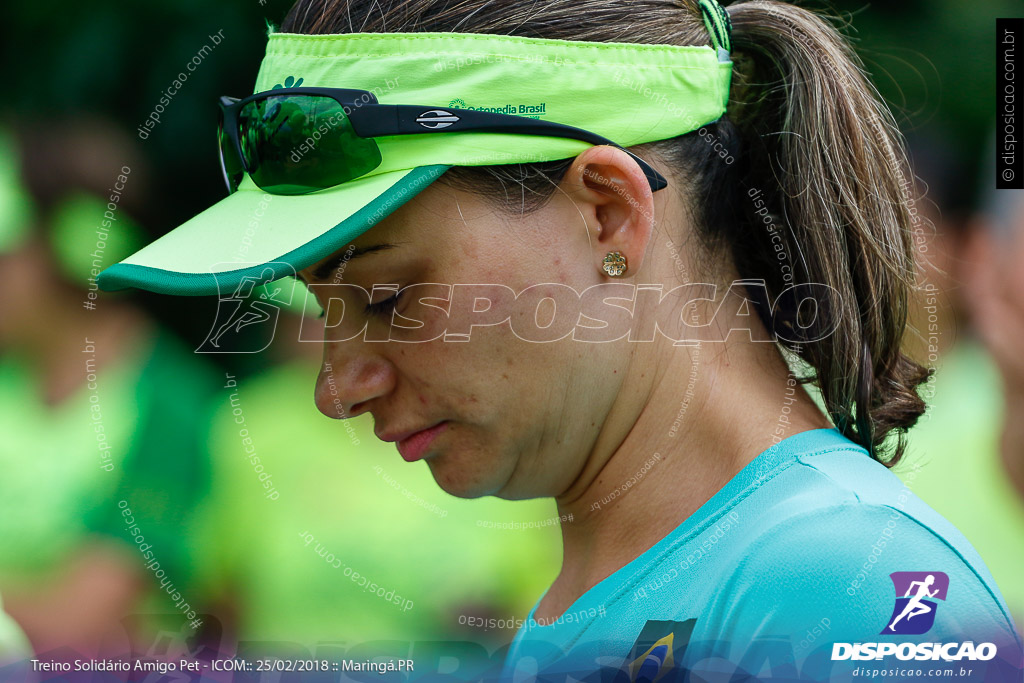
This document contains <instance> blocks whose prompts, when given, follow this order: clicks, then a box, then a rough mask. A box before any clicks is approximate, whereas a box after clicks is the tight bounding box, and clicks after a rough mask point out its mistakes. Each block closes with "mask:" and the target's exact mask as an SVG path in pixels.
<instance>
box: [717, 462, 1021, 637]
mask: <svg viewBox="0 0 1024 683" xmlns="http://www.w3.org/2000/svg"><path fill="white" fill-rule="evenodd" d="M911 474H912V473H911ZM778 477H779V478H780V479H784V480H785V490H786V492H787V495H786V496H785V497H779V498H778V499H776V500H772V501H771V502H770V503H769V504H768V505H767V506H764V507H762V508H761V510H760V511H759V514H758V515H757V517H756V519H752V520H751V522H752V525H753V526H754V528H753V529H751V533H749V534H748V535H747V539H748V543H746V544H745V547H744V548H742V549H737V551H736V552H737V555H736V557H735V558H734V563H733V565H732V566H733V567H734V570H733V571H732V572H731V575H730V577H729V580H728V581H726V582H724V584H723V590H720V591H719V592H718V594H717V595H716V598H715V602H716V604H717V605H719V606H720V609H718V613H719V617H720V619H719V621H721V622H722V623H724V621H729V620H731V622H732V623H735V624H752V623H753V624H757V627H758V628H759V629H760V631H761V632H762V634H763V635H779V636H782V635H792V634H799V633H804V632H806V631H807V630H808V629H810V628H812V627H813V626H814V625H815V624H821V623H822V620H825V623H826V624H829V625H831V626H830V628H831V629H832V630H833V634H832V635H833V636H834V637H835V639H837V640H842V639H844V638H853V639H855V638H859V639H864V637H865V636H866V635H867V634H878V633H880V632H881V630H882V628H883V627H884V626H885V624H884V623H882V622H884V621H885V620H887V619H888V617H889V616H890V613H891V612H892V610H893V605H894V600H895V597H896V596H895V590H896V587H895V584H894V579H893V578H891V575H892V574H894V573H897V572H939V573H942V574H945V575H946V576H947V577H948V579H949V595H948V599H947V601H946V604H945V605H944V606H943V610H942V611H941V614H942V615H943V617H944V618H943V620H942V621H943V622H944V623H948V624H950V625H953V624H955V625H956V628H966V627H968V626H972V625H973V626H976V627H977V628H979V629H983V630H996V631H1000V632H1003V631H1008V632H1012V630H1013V627H1012V622H1011V621H1010V618H1009V616H1008V615H1007V611H1006V608H1005V605H1004V603H1003V600H1002V598H1001V596H1000V595H999V592H998V590H997V589H996V587H995V582H994V581H993V580H992V577H991V575H990V574H989V572H988V570H987V568H986V567H985V565H984V563H983V562H982V560H981V558H980V557H978V555H977V553H976V552H975V551H974V549H973V548H972V547H971V545H970V544H969V543H968V542H967V540H966V539H965V538H964V537H963V536H962V535H961V534H960V533H959V532H958V531H957V530H956V529H955V528H954V527H953V526H952V525H951V524H950V523H949V522H947V521H946V520H945V519H943V518H942V517H941V516H940V515H939V514H938V513H936V512H935V511H934V510H932V509H931V508H930V507H928V506H927V505H926V504H925V503H924V502H923V501H921V500H920V499H919V498H918V497H917V496H916V495H915V494H914V492H913V476H908V478H907V481H906V482H904V481H900V479H899V478H898V477H896V476H895V475H893V474H892V473H891V472H890V471H889V470H888V469H887V468H886V467H885V466H884V465H881V464H880V463H878V462H875V461H873V460H871V459H870V458H868V457H867V456H866V454H865V453H864V452H863V451H862V450H860V449H847V450H841V449H840V450H832V451H829V452H816V453H809V454H805V455H801V456H799V457H798V458H797V461H796V462H795V463H794V465H792V466H791V467H789V468H787V470H786V471H784V472H782V473H781V474H779V475H778ZM765 615H769V617H770V618H766V616H765ZM723 620H724V621H723ZM937 623H938V622H937ZM767 630H775V631H777V633H775V634H771V633H764V632H765V631H767ZM843 632H845V633H843Z"/></svg>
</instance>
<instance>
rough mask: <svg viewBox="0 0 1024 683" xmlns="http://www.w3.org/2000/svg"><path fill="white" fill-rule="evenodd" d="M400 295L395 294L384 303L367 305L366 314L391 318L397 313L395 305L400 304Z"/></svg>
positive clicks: (398, 293) (399, 293)
mask: <svg viewBox="0 0 1024 683" xmlns="http://www.w3.org/2000/svg"><path fill="white" fill-rule="evenodd" d="M400 295H401V292H395V294H394V296H391V297H388V298H387V299H384V300H383V301H378V302H377V303H372V304H367V306H366V314H367V315H378V316H388V317H390V316H391V315H392V314H393V313H394V312H395V305H396V304H397V303H398V297H399V296H400Z"/></svg>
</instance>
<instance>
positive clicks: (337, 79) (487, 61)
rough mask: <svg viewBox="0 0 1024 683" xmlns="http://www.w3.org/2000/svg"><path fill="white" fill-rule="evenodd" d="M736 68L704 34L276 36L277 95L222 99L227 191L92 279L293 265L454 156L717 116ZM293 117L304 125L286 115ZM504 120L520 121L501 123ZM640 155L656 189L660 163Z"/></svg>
mask: <svg viewBox="0 0 1024 683" xmlns="http://www.w3.org/2000/svg"><path fill="white" fill-rule="evenodd" d="M731 67H732V63H731V61H729V57H728V53H727V52H726V51H725V50H722V49H716V48H713V47H708V46H672V45H633V44H622V43H590V42H575V41H561V40H543V39H532V38H519V37H514V36H492V35H480V34H458V33H413V34H405V33H383V34H346V35H315V36H309V35H296V34H286V33H276V34H273V35H271V36H270V40H269V44H268V46H267V53H266V56H265V58H264V60H263V63H262V65H261V67H260V72H259V76H258V77H257V81H256V88H255V90H254V92H255V93H266V92H268V91H269V92H271V93H274V91H280V93H279V94H275V95H274V96H273V97H269V98H267V97H263V98H262V99H258V100H257V101H255V102H252V103H250V104H246V102H247V101H248V100H250V99H252V98H243V99H242V100H234V99H232V98H222V100H221V121H220V124H221V131H220V145H221V165H222V170H223V171H224V175H225V180H226V181H227V184H228V187H229V189H230V190H234V191H233V192H232V193H231V194H230V195H229V196H228V197H226V198H225V199H223V200H222V201H220V202H219V203H217V204H215V205H214V206H212V207H210V208H209V209H207V210H206V211H204V212H202V213H201V214H199V215H198V216H196V217H194V218H193V219H191V220H190V221H188V222H186V223H185V224H183V225H181V226H180V227H178V228H177V229H175V230H172V231H171V232H169V233H168V234H166V235H164V236H163V237H161V238H160V239H158V240H156V241H155V242H153V243H152V244H150V245H149V246H147V247H145V248H143V249H142V250H140V251H138V252H136V253H135V254H133V255H132V256H130V257H129V258H127V259H125V260H124V261H122V262H121V263H118V264H116V265H113V266H111V267H110V268H107V269H106V270H105V271H103V272H102V273H101V274H100V276H99V278H98V284H99V286H100V288H101V289H104V290H107V291H111V290H118V289H124V288H127V287H138V288H142V289H147V290H151V291H154V292H161V293H166V294H183V295H206V294H218V293H221V292H226V293H230V292H232V291H234V289H235V288H236V287H238V286H239V284H240V283H243V282H254V283H257V284H258V283H262V282H268V281H271V280H274V279H278V278H281V277H285V276H288V275H292V274H294V272H295V271H298V270H302V269H303V268H307V267H308V266H310V265H312V264H314V263H316V262H318V261H320V260H322V259H324V258H326V257H328V256H330V255H331V254H334V253H335V252H337V251H339V250H340V249H342V248H344V247H345V246H346V245H347V244H348V243H350V242H351V241H352V240H354V239H355V238H357V237H359V236H360V235H361V234H363V233H364V232H366V231H367V230H369V229H370V228H371V227H373V226H374V225H375V224H377V223H378V222H380V221H381V220H382V219H384V218H385V217H386V216H388V215H389V214H390V213H391V212H393V211H394V210H395V209H397V208H398V207H400V206H401V205H402V204H404V203H405V202H406V201H408V200H410V199H411V198H412V197H414V196H415V195H416V194H417V193H418V192H420V191H421V190H422V189H423V188H425V187H426V186H427V185H429V184H430V183H432V182H433V181H435V180H437V178H439V177H440V176H441V175H442V174H443V173H444V172H445V171H446V170H447V169H448V168H450V167H452V166H484V165H494V164H515V163H533V162H542V161H555V160H559V159H569V158H572V157H574V156H576V155H577V154H579V153H580V152H582V151H583V150H585V149H587V148H588V147H590V146H591V145H593V144H604V143H603V142H602V141H601V140H602V139H604V140H606V141H607V142H608V143H610V144H615V145H617V146H620V147H623V148H625V147H630V146H634V145H639V144H643V143H646V142H653V141H655V140H664V139H668V138H673V137H676V136H679V135H683V134H684V133H688V132H691V131H693V130H696V129H698V128H700V127H701V126H703V125H705V124H708V123H711V122H714V121H716V120H718V118H719V117H721V115H722V114H723V113H724V112H725V107H726V102H727V100H728V93H729V80H730V76H731ZM299 88H307V89H324V90H325V91H326V90H327V89H339V90H342V89H343V90H349V91H352V92H360V91H361V92H364V93H366V96H365V101H363V102H362V104H368V103H370V102H372V103H373V105H374V106H376V111H380V112H385V111H394V112H395V114H394V115H395V117H396V118H395V120H394V123H393V124H392V123H389V122H385V121H383V119H381V120H379V121H376V122H374V121H372V120H371V117H369V116H367V115H366V113H367V112H368V111H370V109H371V108H370V107H369V106H368V107H366V108H364V109H363V110H360V106H361V101H360V100H359V99H356V100H354V101H353V100H351V99H349V98H348V96H346V95H344V94H342V95H340V96H337V95H336V97H337V102H336V103H335V102H331V101H330V100H327V99H321V100H313V99H306V100H301V99H300V100H296V99H294V97H296V96H301V95H302V92H301V91H299V90H297V89H299ZM289 95H291V96H292V98H291V99H289V97H288V96H289ZM325 103H326V104H325ZM379 105H409V106H408V107H404V106H399V107H380V106H379ZM407 109H408V110H407ZM406 110H407V111H406ZM414 110H415V111H414ZM420 110H422V111H420ZM311 112H316V115H317V116H318V117H319V118H318V119H316V121H317V124H316V125H309V121H310V120H312V119H311V118H310V114H311ZM346 112H347V115H345V116H342V115H340V114H344V113H346ZM339 113H340V114H339ZM487 115H499V116H497V117H495V116H487ZM302 117H306V119H305V120H306V121H307V125H306V126H305V127H304V128H299V127H298V126H293V127H292V128H288V125H289V124H290V123H291V122H294V121H295V120H297V119H301V118H302ZM511 117H520V118H519V122H520V124H521V125H511V126H509V125H507V121H512V122H513V124H514V123H515V119H512V118H511ZM360 118H362V119H363V122H362V123H360ZM499 120H503V121H505V122H502V121H499ZM238 121H241V123H240V124H239V123H238ZM341 121H343V122H344V123H343V125H342V124H338V123H337V122H341ZM453 121H454V122H458V125H455V124H454V123H453ZM473 121H476V122H477V124H475V125H476V127H475V128H470V127H467V124H471V123H472V122H473ZM488 121H492V122H493V121H499V123H500V125H496V126H491V125H488ZM481 122H482V123H481ZM320 123H323V125H320ZM385 123H388V125H384V124H385ZM213 124H214V121H211V131H212V129H213ZM352 124H355V125H354V126H353V125H352ZM225 126H227V133H225ZM416 126H421V127H422V128H423V129H424V132H422V133H418V132H417V131H416V130H415V127H416ZM559 126H562V127H563V130H565V131H566V137H561V136H560V134H559V133H558V130H559ZM447 127H452V130H450V131H448V130H441V129H444V128H447ZM565 127H571V128H572V130H573V131H575V132H569V128H565ZM367 130H369V131H370V133H367V132H366V131H367ZM268 131H270V132H271V133H273V134H275V135H278V136H279V137H280V136H283V135H287V136H288V137H286V138H282V139H287V140H288V141H289V142H288V144H287V145H286V146H287V148H288V149H287V150H284V146H281V145H278V146H277V148H275V147H274V146H273V145H268V142H267V139H266V135H267V134H268ZM282 131H284V132H283V133H282ZM544 131H546V132H544ZM399 133H400V134H399ZM303 136H305V137H303ZM364 136H365V137H364ZM285 151H287V154H285V153H284V152H285ZM273 154H276V158H273V157H272V156H268V155H273ZM342 162H345V163H346V164H347V165H340V164H342ZM638 162H639V163H640V164H641V167H642V168H644V172H645V173H646V174H648V178H649V179H650V180H651V182H652V187H653V188H655V189H657V187H658V178H660V176H657V174H656V173H654V172H653V171H651V170H650V169H649V167H646V165H645V164H644V163H643V161H642V160H638ZM339 169H340V173H339ZM652 173H653V175H652ZM662 180H663V179H662Z"/></svg>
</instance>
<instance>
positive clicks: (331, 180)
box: [217, 88, 668, 195]
mask: <svg viewBox="0 0 1024 683" xmlns="http://www.w3.org/2000/svg"><path fill="white" fill-rule="evenodd" d="M219 104H220V117H219V121H218V126H217V137H218V140H219V143H220V165H221V171H222V172H223V174H224V182H225V183H226V184H227V187H228V192H229V193H231V192H234V191H235V190H237V189H238V185H239V183H241V181H242V178H243V177H244V175H245V174H246V173H248V174H249V176H250V177H251V178H252V180H253V182H255V183H256V185H257V186H258V187H260V188H261V189H263V190H264V191H266V192H269V193H271V194H282V195H300V194H308V193H310V192H316V191H317V190H324V189H327V188H329V187H334V186H336V185H340V184H342V183H345V182H348V181H350V180H354V179H356V178H359V177H361V176H364V175H366V174H367V173H369V172H370V171H372V170H374V169H375V168H377V167H378V166H380V164H381V155H380V149H379V148H378V147H377V143H376V142H375V140H374V138H378V137H385V136H390V135H419V134H424V133H428V134H429V133H465V132H474V133H510V134H516V135H540V136H546V137H557V138H568V139H572V140H582V141H583V142H588V143H590V144H592V145H611V146H613V147H617V148H619V149H622V150H623V151H624V152H626V153H627V154H629V155H630V156H631V157H632V158H633V159H634V160H635V161H636V163H637V164H638V165H639V166H640V168H641V169H642V170H643V173H644V175H645V176H646V177H647V181H648V183H649V184H650V186H651V190H652V191H655V192H656V191H658V190H660V189H662V188H664V187H666V186H667V185H668V181H667V180H665V178H664V176H662V175H661V174H660V173H658V172H657V171H655V170H654V169H653V168H651V166H650V165H648V164H647V163H646V162H645V161H643V160H642V159H640V158H639V157H637V156H636V155H635V154H633V153H632V152H630V151H629V150H628V149H624V148H623V147H622V146H621V145H617V144H615V143H614V142H612V141H611V140H609V139H607V138H604V137H601V136H600V135H597V134H595V133H591V132H589V131H586V130H583V129H581V128H575V127H573V126H567V125H563V124H561V123H553V122H549V121H540V120H537V119H531V118H527V117H525V116H514V115H511V114H496V113H491V112H481V111H470V110H466V109H451V108H448V109H439V108H435V107H426V106H417V105H411V104H380V103H378V102H377V98H376V97H375V96H374V94H373V93H371V92H369V91H366V90H348V89H340V88H275V89H273V90H268V91H266V92H261V93H256V94H255V95H250V96H249V97H246V98H243V99H237V98H233V97H221V98H220V102H219Z"/></svg>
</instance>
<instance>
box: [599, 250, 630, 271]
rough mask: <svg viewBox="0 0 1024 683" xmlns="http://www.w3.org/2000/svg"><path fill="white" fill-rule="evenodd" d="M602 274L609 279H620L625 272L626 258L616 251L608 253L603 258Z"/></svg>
mask: <svg viewBox="0 0 1024 683" xmlns="http://www.w3.org/2000/svg"><path fill="white" fill-rule="evenodd" d="M603 267H604V272H606V273H608V275H610V276H611V277H622V275H623V274H624V273H625V272H626V257H625V256H623V255H622V253H621V252H618V251H610V252H608V255H607V256H605V257H604V264H603Z"/></svg>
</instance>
